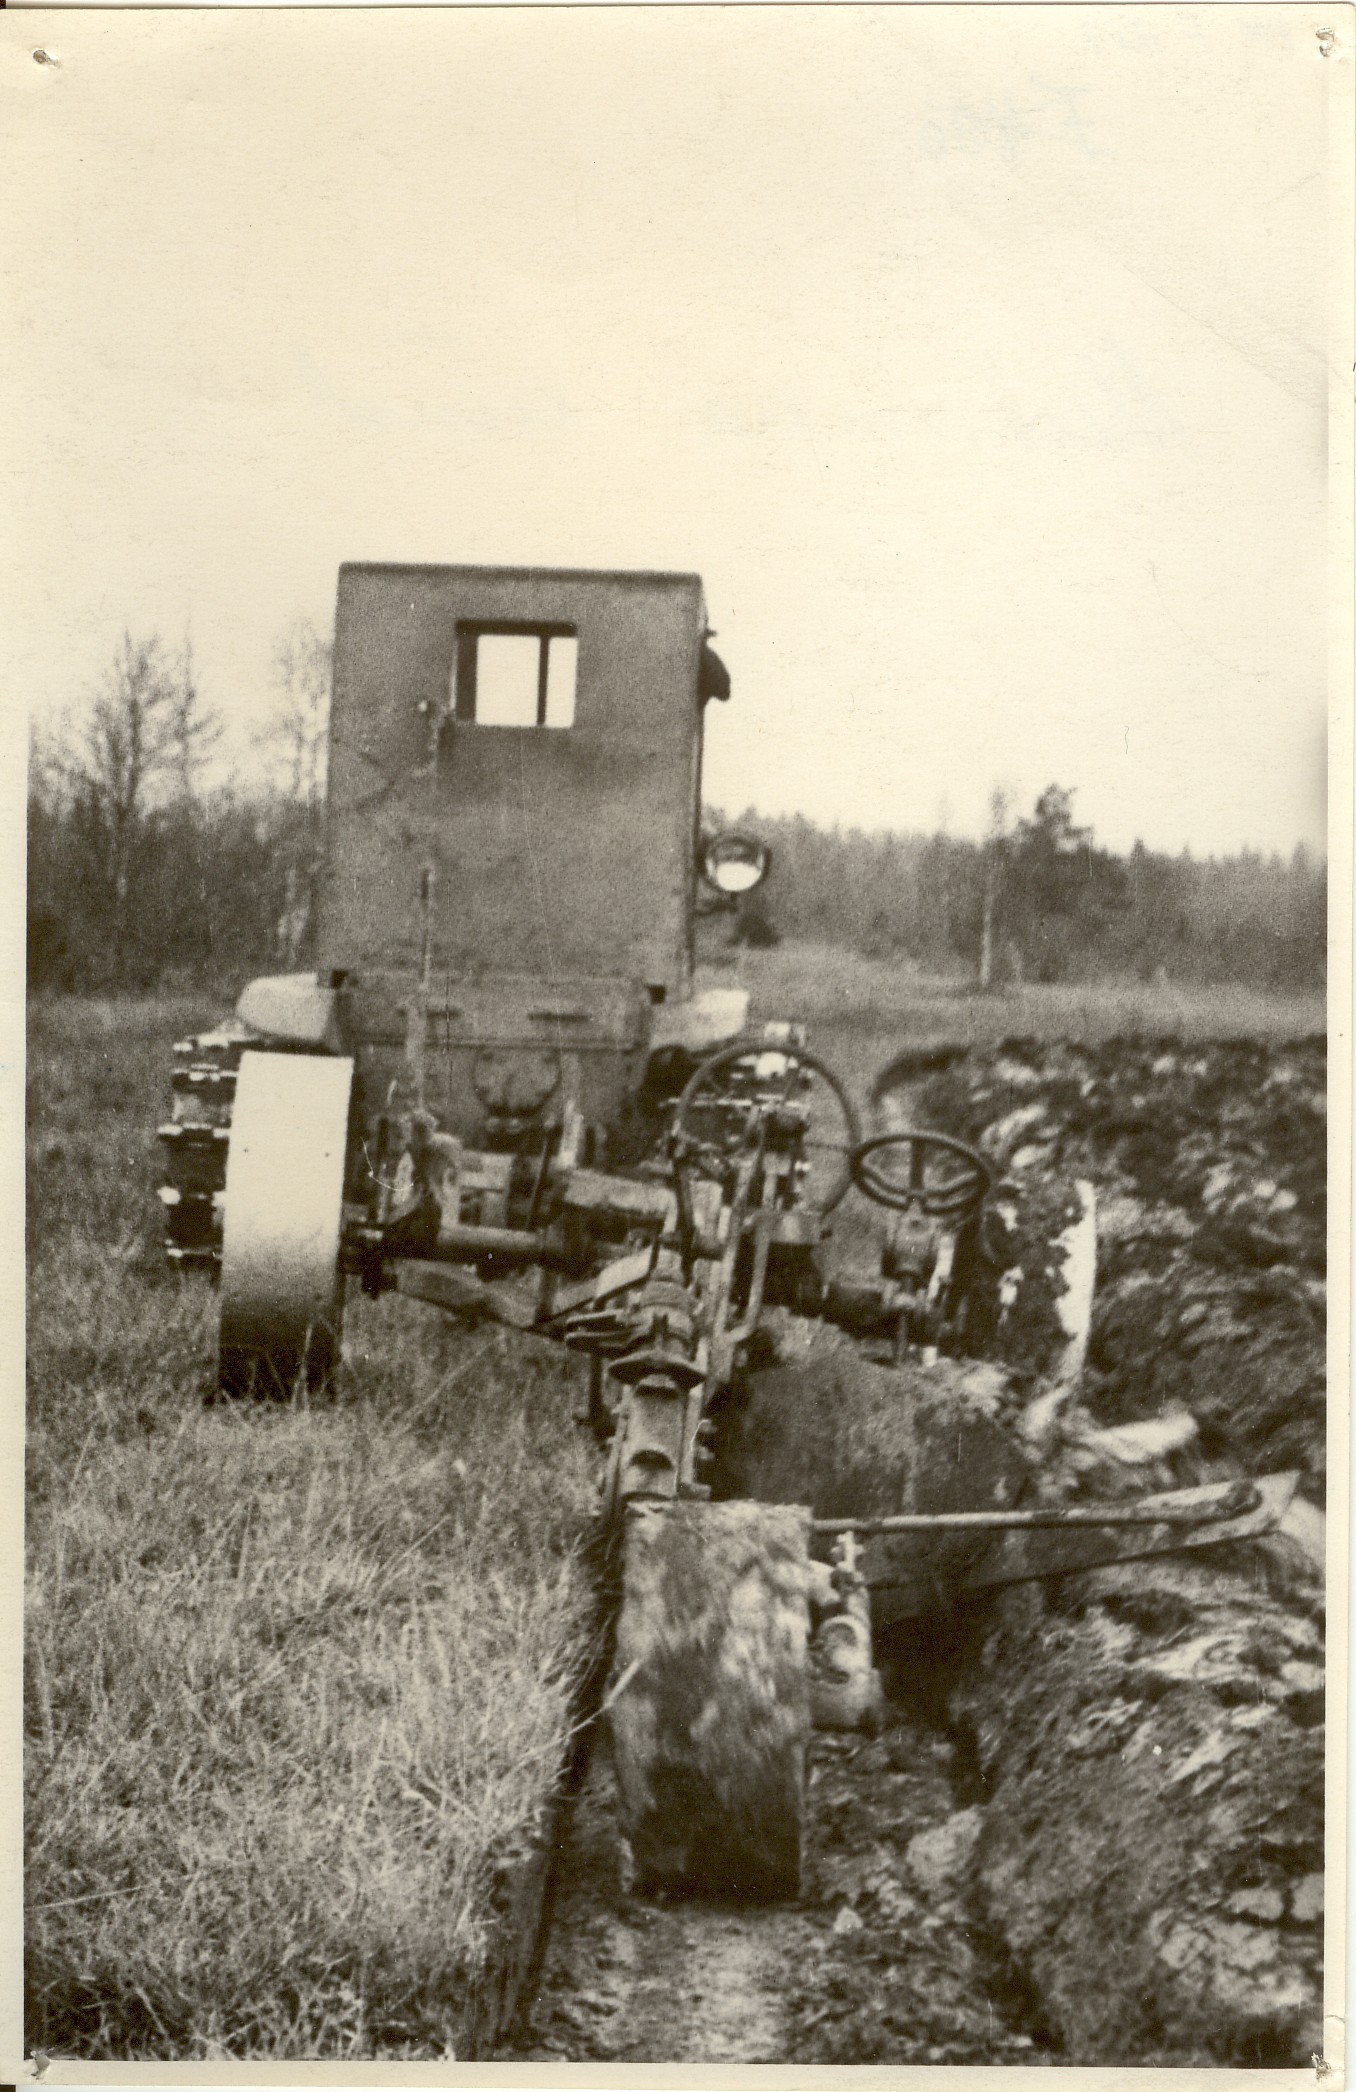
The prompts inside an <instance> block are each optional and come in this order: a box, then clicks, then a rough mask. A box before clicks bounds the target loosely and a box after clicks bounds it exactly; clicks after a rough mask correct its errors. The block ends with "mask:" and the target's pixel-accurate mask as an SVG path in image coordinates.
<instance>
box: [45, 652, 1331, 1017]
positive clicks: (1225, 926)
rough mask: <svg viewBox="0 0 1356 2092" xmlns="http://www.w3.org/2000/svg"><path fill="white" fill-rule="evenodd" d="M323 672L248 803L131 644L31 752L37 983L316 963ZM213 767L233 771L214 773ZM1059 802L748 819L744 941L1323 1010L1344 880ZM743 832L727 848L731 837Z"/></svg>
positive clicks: (217, 974)
mask: <svg viewBox="0 0 1356 2092" xmlns="http://www.w3.org/2000/svg"><path fill="white" fill-rule="evenodd" d="M329 686H330V648H329V643H328V641H327V640H326V639H325V637H324V636H323V635H322V634H320V633H319V632H317V631H316V630H315V628H314V627H313V626H312V625H311V624H309V623H308V622H306V621H300V622H298V623H297V624H294V625H293V626H292V627H291V628H290V629H289V631H288V632H286V633H285V634H284V635H283V637H282V638H281V639H280V641H279V643H278V646H277V648H276V650H275V654H274V659H273V673H272V688H273V704H272V709H271V711H270V713H269V716H268V717H267V719H266V720H265V722H264V723H263V725H262V726H261V728H260V729H259V730H258V732H257V734H256V736H255V755H256V757H257V758H258V761H257V764H256V774H255V775H254V777H253V779H252V781H251V782H249V783H248V784H247V783H245V782H243V781H241V776H240V773H239V772H237V775H236V779H235V781H234V782H227V783H223V782H220V781H217V782H213V781H212V780H213V775H214V762H215V761H216V760H217V758H218V757H219V751H220V748H221V744H222V739H223V733H224V726H223V720H222V717H221V714H220V711H219V709H218V708H217V707H215V706H214V705H213V704H211V703H210V701H209V700H208V698H207V697H206V696H205V695H204V693H203V691H202V689H201V687H200V682H199V677H198V672H197V668H196V664H195V661H194V656H193V650H192V646H191V644H190V643H188V642H187V641H186V642H185V643H184V645H183V646H182V647H181V648H179V649H177V650H175V649H172V648H169V647H167V646H166V645H165V644H164V642H163V641H162V640H161V639H160V638H158V637H149V638H138V637H134V636H133V635H132V634H131V633H130V632H128V633H125V634H124V636H123V639H122V641H121V643H120V645H119V647H118V650H117V652H116V654H115V655H114V658H113V659H112V661H111V662H110V663H109V664H108V668H107V670H106V672H105V675H104V677H103V679H102V681H101V683H100V685H99V687H98V689H97V690H96V691H95V693H94V694H93V696H92V698H91V700H90V701H89V703H88V704H87V705H86V706H85V708H84V709H83V711H82V712H81V713H80V715H79V716H78V717H76V718H75V719H74V720H68V721H65V722H63V723H61V724H59V725H56V726H49V727H47V728H46V729H45V730H43V731H41V732H38V733H35V734H34V736H33V739H32V742H31V747H30V761H29V787H28V978H29V986H30V988H32V989H35V990H39V991H70V992H83V993H125V992H148V991H151V990H156V989H160V990H167V989H174V988H199V987H202V988H213V989H217V988H220V989H222V990H225V989H226V988H228V987H230V986H231V985H232V984H234V983H237V982H239V981H240V980H241V979H242V978H243V977H245V976H247V975H248V974H249V973H250V972H251V971H260V970H266V969H276V970H279V971H292V970H296V969H300V968H303V967H305V966H306V964H307V963H308V961H309V960H310V957H311V952H312V928H313V913H314V897H315V884H316V877H317V873H318V869H319V862H320V848H321V837H322V827H323V804H324V783H325V778H324V756H325V727H326V716H327V711H328V701H329ZM218 767H219V766H218ZM1073 799H1074V795H1073V793H1072V792H1071V791H1069V790H1067V789H1065V788H1063V787H1060V786H1057V785H1051V786H1050V787H1049V788H1048V789H1047V790H1046V791H1045V792H1043V793H1042V794H1041V796H1040V798H1039V799H1038V800H1037V802H1036V804H1035V806H1034V807H1033V809H1032V810H1031V812H1030V813H1029V814H1024V815H1018V814H1016V813H1015V811H1014V810H1013V809H1012V808H1011V807H1010V806H1009V805H1008V804H1007V802H1006V801H1005V799H1004V798H1003V796H1002V794H1000V793H996V794H995V795H994V800H993V806H992V812H991V820H990V825H989V832H988V834H987V836H986V837H985V838H984V839H983V840H982V841H978V842H976V841H970V840H967V839H965V838H962V837H955V836H950V835H946V834H934V835H920V834H900V833H876V834H870V833H865V832H863V831H861V830H858V829H841V828H834V829H824V828H820V827H818V826H816V825H815V824H814V823H813V822H811V821H809V820H807V819H805V818H804V817H803V816H800V815H793V816H783V817H777V818H771V819H769V818H767V817H764V816H760V815H758V814H757V813H756V812H755V811H753V810H750V811H748V812H747V813H745V814H743V815H742V816H740V818H739V820H738V822H737V823H735V824H734V825H737V826H739V827H742V828H749V829H752V830H753V831H754V832H756V833H757V834H759V835H760V836H762V837H763V839H764V840H765V841H766V842H768V843H769V844H770V845H771V847H772V872H771V876H770V878H769V880H768V882H767V884H766V886H765V887H763V888H760V889H759V890H758V891H757V892H756V893H754V894H752V895H750V896H749V897H748V899H747V900H746V901H744V902H743V903H742V904H741V906H740V909H739V911H738V914H737V916H736V918H735V920H734V924H733V934H734V936H735V937H736V938H739V939H743V940H745V941H747V942H749V943H754V944H757V943H773V942H776V941H777V940H778V939H779V938H781V937H793V938H801V939H806V940H810V941H813V942H817V943H823V944H828V945H835V946H839V947H844V948H847V949H851V950H854V951H858V952H862V953H864V954H866V955H868V956H871V957H879V958H898V959H902V960H908V961H911V962H913V963H915V964H917V965H918V966H920V967H923V968H926V969H931V970H935V971H936V972H938V973H942V974H952V975H968V976H970V977H972V978H977V979H979V980H980V981H981V983H983V984H985V985H995V986H996V985H1001V984H1002V983H1004V982H1007V981H1012V980H1015V979H1027V980H1036V981H1072V980H1088V979H1096V978H1112V977H1120V978H1123V977H1125V976H1136V977H1139V978H1142V979H1152V978H1154V977H1156V976H1158V977H1166V978H1168V979H1172V980H1179V981H1190V982H1198V983H1208V982H1224V981H1244V982H1247V983H1250V984H1252V985H1254V986H1262V985H1265V986H1269V987H1273V988H1276V989H1303V988H1316V987H1319V986H1321V985H1322V983H1323V980H1324V977H1325V960H1326V945H1327V914H1326V899H1327V870H1326V865H1325V864H1324V862H1323V861H1322V860H1321V859H1320V858H1317V857H1315V856H1314V855H1313V854H1312V853H1311V852H1309V851H1307V850H1306V849H1305V848H1304V847H1303V846H1300V847H1299V848H1297V849H1296V850H1295V851H1294V853H1293V854H1292V855H1291V856H1290V857H1289V858H1284V859H1283V858H1281V857H1279V856H1275V855H1271V856H1267V855H1263V854H1262V853H1261V852H1258V851H1246V850H1245V851H1243V852H1240V853H1239V854H1237V855H1234V856H1229V857H1212V858H1196V857H1193V856H1192V855H1191V854H1190V853H1188V852H1185V851H1184V852H1182V853H1181V854H1180V855H1177V856H1173V855H1168V854H1164V853H1160V852H1156V851H1151V850H1147V849H1145V848H1144V846H1143V845H1142V844H1140V843H1136V844H1135V846H1134V848H1133V849H1132V850H1131V851H1130V852H1129V853H1128V855H1125V856H1118V855H1116V854H1114V853H1113V852H1111V851H1108V850H1106V849H1104V848H1102V847H1101V846H1100V845H1099V844H1098V843H1097V842H1096V840H1095V838H1094V836H1093V834H1092V831H1091V830H1090V829H1088V828H1086V827H1082V826H1080V825H1079V824H1078V823H1077V822H1076V821H1075V819H1074V810H1073ZM725 825H728V824H725Z"/></svg>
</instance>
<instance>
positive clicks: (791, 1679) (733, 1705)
mask: <svg viewBox="0 0 1356 2092" xmlns="http://www.w3.org/2000/svg"><path fill="white" fill-rule="evenodd" d="M809 1539H810V1513H809V1512H808V1511H806V1510H802V1509H801V1508H800V1507H799V1506H795V1505H779V1504H752V1503H725V1504H710V1503H700V1502H696V1501H686V1500H680V1501H677V1502H673V1503H667V1504H638V1505H637V1504H633V1505H631V1506H630V1507H629V1508H628V1510H627V1514H626V1530H625V1536H624V1543H623V1547H624V1553H623V1586H622V1606H621V1613H620V1617H619V1619H618V1623H617V1640H616V1656H615V1668H614V1673H613V1685H612V1689H611V1691H612V1696H613V1704H612V1707H611V1715H610V1720H611V1729H612V1744H613V1757H614V1762H615V1766H616V1773H617V1784H618V1788H619V1790H620V1795H621V1807H622V1821H623V1827H624V1829H625V1831H626V1835H627V1837H628V1838H629V1840H630V1845H631V1853H632V1857H633V1860H634V1863H635V1879H636V1887H637V1888H638V1889H639V1890H640V1891H642V1892H644V1891H646V1890H650V1891H653V1890H656V1889H662V1890H666V1891H671V1892H680V1893H700V1894H703V1895H706V1896H710V1897H721V1898H725V1897H729V1898H737V1899H740V1900H763V1901H771V1900H777V1899H792V1898H794V1897H796V1896H797V1895H799V1893H800V1875H801V1844H802V1832H803V1819H804V1812H805V1747H806V1738H807V1735H808V1732H809V1720H810V1710H809V1686H808V1677H807V1665H806V1648H807V1641H808V1629H809V1596H808V1593H809V1580H810V1573H809V1566H808V1550H809Z"/></svg>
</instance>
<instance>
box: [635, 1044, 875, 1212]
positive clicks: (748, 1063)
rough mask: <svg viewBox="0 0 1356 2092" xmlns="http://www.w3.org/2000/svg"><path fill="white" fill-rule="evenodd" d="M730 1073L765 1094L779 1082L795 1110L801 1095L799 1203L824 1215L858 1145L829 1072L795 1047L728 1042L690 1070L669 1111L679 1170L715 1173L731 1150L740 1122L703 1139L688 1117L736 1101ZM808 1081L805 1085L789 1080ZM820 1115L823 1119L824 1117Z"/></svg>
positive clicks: (848, 1110)
mask: <svg viewBox="0 0 1356 2092" xmlns="http://www.w3.org/2000/svg"><path fill="white" fill-rule="evenodd" d="M736 1069H744V1070H746V1071H747V1073H748V1075H749V1077H750V1079H751V1082H753V1083H755V1084H758V1085H760V1086H765V1087H766V1088H767V1089H774V1088H775V1087H776V1086H777V1085H778V1084H781V1083H784V1084H785V1085H786V1103H787V1105H788V1107H795V1106H796V1105H797V1102H798V1098H806V1097H807V1095H808V1098H809V1104H810V1108H809V1111H808V1114H807V1116H808V1124H807V1126H806V1129H805V1133H804V1137H803V1138H802V1140H801V1141H800V1144H799V1146H800V1152H801V1154H802V1155H803V1156H804V1157H805V1159H806V1161H807V1162H809V1163H810V1165H811V1167H810V1172H809V1175H808V1177H807V1179H806V1183H805V1203H806V1205H807V1206H810V1207H812V1208H813V1209H814V1211H815V1212H817V1213H830V1212H832V1210H833V1208H834V1207H835V1206H836V1205H837V1204H838V1202H839V1200H840V1199H841V1198H842V1196H843V1194H844V1192H845V1191H846V1190H847V1188H848V1185H849V1183H850V1182H851V1167H852V1158H853V1155H854V1154H855V1153H856V1151H857V1149H858V1147H859V1146H860V1144H861V1126H860V1124H859V1122H858V1118H857V1113H856V1111H855V1109H854V1108H853V1103H852V1099H851V1098H850V1097H849V1096H848V1093H847V1091H846V1090H845V1089H844V1088H843V1085H842V1083H841V1082H840V1081H839V1079H838V1077H837V1076H836V1075H835V1074H834V1072H833V1070H832V1068H830V1067H829V1066H827V1064H826V1063H825V1062H824V1061H822V1060H820V1059H819V1058H818V1057H817V1056H816V1055H815V1054H813V1053H807V1052H806V1051H805V1049H804V1048H803V1047H800V1046H775V1045H768V1044H767V1043H766V1042H765V1041H763V1040H761V1039H736V1041H735V1042H734V1044H733V1045H732V1046H724V1047H722V1048H721V1050H720V1052H719V1053H713V1054H712V1055H711V1057H710V1059H709V1060H704V1061H703V1062H702V1064H701V1066H700V1067H699V1068H697V1069H695V1070H694V1072H693V1074H692V1076H691V1077H690V1079H689V1081H688V1084H687V1087H686V1089H685V1090H684V1091H683V1093H682V1095H681V1097H680V1098H679V1099H678V1104H677V1108H676V1109H675V1111H674V1114H673V1127H672V1131H671V1136H670V1138H671V1141H672V1149H673V1154H674V1158H675V1160H676V1162H677V1164H678V1165H679V1167H682V1166H683V1165H687V1166H689V1167H692V1168H694V1169H698V1170H703V1171H705V1172H706V1173H707V1174H709V1175H712V1176H720V1175H721V1174H723V1172H724V1169H725V1167H726V1166H727V1165H728V1163H729V1162H730V1161H731V1160H732V1159H733V1157H734V1156H735V1155H736V1154H737V1153H738V1152H739V1150H740V1148H741V1147H742V1146H743V1143H744V1138H745V1130H746V1129H745V1125H744V1124H739V1123H737V1124H735V1125H734V1126H732V1127H730V1128H728V1129H725V1130H722V1129H719V1128H717V1129H716V1130H715V1131H713V1133H711V1134H709V1135H708V1134H704V1133H703V1134H698V1133H696V1132H694V1131H693V1122H694V1120H697V1119H699V1117H700V1115H701V1113H703V1112H704V1111H707V1112H709V1111H711V1110H712V1108H713V1107H716V1106H719V1105H721V1104H726V1105H730V1104H733V1103H735V1102H736V1101H738V1091H737V1090H736V1089H735V1088H734V1087H732V1085H731V1082H730V1078H731V1076H732V1075H733V1074H734V1073H735V1071H736ZM802 1076H808V1077H810V1078H811V1083H810V1084H809V1085H806V1084H803V1083H801V1082H800V1081H799V1080H797V1079H796V1078H799V1077H802ZM826 1113H827V1117H826V1115H825V1114H826Z"/></svg>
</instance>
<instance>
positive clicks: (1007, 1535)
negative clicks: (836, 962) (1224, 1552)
mask: <svg viewBox="0 0 1356 2092" xmlns="http://www.w3.org/2000/svg"><path fill="white" fill-rule="evenodd" d="M1298 1483H1299V1476H1298V1474H1280V1475H1264V1476H1262V1477H1261V1479H1260V1480H1258V1481H1256V1482H1242V1483H1228V1484H1225V1485H1224V1487H1223V1488H1221V1487H1220V1486H1219V1485H1218V1484H1213V1485H1208V1486H1206V1487H1203V1488H1197V1489H1174V1490H1167V1491H1164V1492H1163V1493H1162V1494H1161V1495H1157V1496H1146V1497H1142V1498H1141V1499H1140V1500H1139V1501H1138V1502H1137V1503H1134V1504H1120V1505H1118V1504H1106V1505H1102V1506H1095V1505H1086V1506H1085V1505H1076V1506H1068V1507H1066V1508H1064V1509H1063V1510H1062V1511H1061V1509H1060V1508H1059V1507H1057V1506H1050V1507H1040V1506H1037V1507H1034V1508H1033V1509H1032V1510H1029V1511H981V1512H972V1513H965V1512H948V1513H943V1514H941V1515H940V1516H937V1517H933V1518H926V1517H921V1516H920V1517H902V1518H897V1519H886V1520H881V1519H878V1520H875V1521H870V1520H868V1521H864V1522H858V1530H859V1531H864V1532H866V1533H867V1534H868V1536H869V1537H868V1540H867V1548H866V1550H865V1560H866V1579H867V1583H868V1585H869V1586H870V1589H871V1592H872V1597H873V1603H874V1610H875V1617H876V1623H877V1626H878V1628H880V1627H883V1626H888V1625H889V1624H890V1622H891V1621H893V1620H898V1619H906V1618H908V1617H910V1616H911V1615H915V1616H916V1615H918V1614H921V1613H924V1612H928V1611H931V1610H933V1608H934V1607H935V1605H936V1602H937V1592H936V1584H935V1581H934V1579H932V1578H931V1577H930V1576H929V1575H928V1573H927V1566H926V1538H927V1535H928V1533H929V1531H932V1532H941V1531H946V1530H950V1531H955V1530H956V1529H957V1528H959V1529H961V1530H964V1531H972V1532H976V1533H982V1532H983V1531H984V1530H986V1529H987V1530H989V1531H991V1532H992V1533H993V1535H994V1538H993V1540H992V1542H991V1544H990V1545H989V1546H988V1547H987V1548H986V1549H985V1550H984V1552H983V1554H982V1555H981V1556H980V1557H979V1559H978V1560H977V1561H975V1562H973V1563H971V1564H970V1565H969V1566H968V1567H966V1568H965V1569H963V1570H962V1571H961V1572H960V1574H959V1575H958V1576H957V1577H956V1578H955V1580H954V1582H953V1583H952V1584H951V1587H950V1588H951V1590H952V1592H953V1593H954V1594H955V1595H956V1596H962V1595H968V1594H970V1593H978V1592H982V1591H990V1590H997V1589H999V1588H1001V1587H1002V1586H1003V1585H1005V1584H1020V1583H1035V1582H1038V1581H1040V1580H1042V1579H1044V1578H1046V1577H1052V1576H1074V1575H1077V1574H1078V1573H1079V1572H1080V1571H1082V1570H1085V1569H1102V1568H1105V1567H1107V1566H1108V1565H1109V1564H1111V1563H1113V1562H1130V1561H1137V1560H1139V1559H1140V1558H1141V1557H1142V1556H1145V1555H1155V1554H1176V1553H1178V1552H1180V1551H1181V1550H1183V1549H1186V1548H1195V1547H1217V1546H1220V1545H1221V1544H1222V1543H1223V1542H1224V1541H1226V1540H1250V1539H1254V1538H1256V1537H1257V1536H1258V1535H1259V1534H1262V1533H1269V1532H1272V1531H1274V1530H1275V1528H1276V1527H1277V1526H1279V1525H1280V1524H1281V1522H1282V1520H1283V1519H1284V1518H1285V1516H1286V1513H1287V1512H1288V1510H1289V1509H1290V1505H1291V1502H1292V1500H1293V1498H1294V1495H1295V1490H1296V1488H1297V1486H1298ZM829 1523H830V1525H831V1526H833V1527H834V1528H839V1529H841V1526H842V1524H843V1521H841V1520H832V1521H829ZM816 1530H817V1531H818V1530H821V1528H819V1527H818V1526H817V1528H816ZM877 1594H879V1596H877Z"/></svg>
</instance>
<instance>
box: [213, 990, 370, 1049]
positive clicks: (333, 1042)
mask: <svg viewBox="0 0 1356 2092" xmlns="http://www.w3.org/2000/svg"><path fill="white" fill-rule="evenodd" d="M235 1013H236V1016H237V1017H238V1018H239V1019H240V1022H241V1023H242V1024H247V1025H248V1026H249V1028H250V1030H251V1031H252V1032H259V1033H262V1034H263V1036H264V1037H265V1038H268V1039H278V1040H281V1041H284V1042H285V1043H286V1044H287V1045H289V1046H308V1047H310V1048H311V1050H312V1051H313V1052H315V1053H342V1052H343V1041H342V1039H341V1037H340V1031H339V991H338V990H337V989H336V988H329V987H324V986H322V984H321V982H320V981H319V980H318V978H317V977H316V975H315V974H313V973H274V974H264V975H262V976H261V977H260V978H259V979H258V980H254V981H250V982H249V984H248V985H247V986H246V987H245V988H244V989H242V990H241V994H240V999H239V1001H238V1002H237V1003H236V1006H235Z"/></svg>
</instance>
